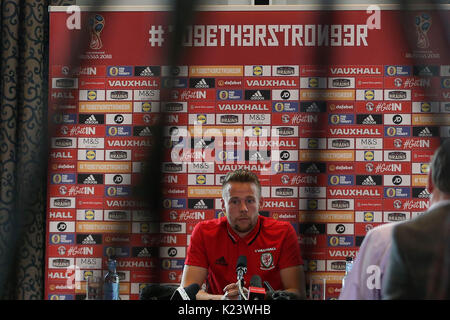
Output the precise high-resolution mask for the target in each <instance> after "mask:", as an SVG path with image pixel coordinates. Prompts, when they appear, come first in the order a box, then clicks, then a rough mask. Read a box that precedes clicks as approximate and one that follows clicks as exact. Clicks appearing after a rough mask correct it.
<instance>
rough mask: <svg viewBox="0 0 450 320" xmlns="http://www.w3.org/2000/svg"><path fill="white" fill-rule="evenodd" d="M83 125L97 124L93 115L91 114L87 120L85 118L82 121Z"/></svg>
mask: <svg viewBox="0 0 450 320" xmlns="http://www.w3.org/2000/svg"><path fill="white" fill-rule="evenodd" d="M84 123H85V124H99V123H98V121H97V118H96V117H95V116H94V115H93V114H91V116H90V117H89V118H87V119H86V120H85V121H84Z"/></svg>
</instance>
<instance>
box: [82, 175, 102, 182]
mask: <svg viewBox="0 0 450 320" xmlns="http://www.w3.org/2000/svg"><path fill="white" fill-rule="evenodd" d="M97 183H98V182H97V180H95V178H94V176H93V175H92V174H90V175H89V176H88V177H87V178H86V179H84V181H83V184H97Z"/></svg>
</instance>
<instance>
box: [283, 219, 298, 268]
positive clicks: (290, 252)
mask: <svg viewBox="0 0 450 320" xmlns="http://www.w3.org/2000/svg"><path fill="white" fill-rule="evenodd" d="M287 226H288V228H287V231H286V236H285V238H284V241H283V243H282V245H281V250H280V260H279V262H278V266H279V268H280V269H285V268H288V267H293V266H299V265H303V259H302V257H301V255H300V246H299V244H298V237H297V233H296V232H295V230H294V227H292V225H291V224H287Z"/></svg>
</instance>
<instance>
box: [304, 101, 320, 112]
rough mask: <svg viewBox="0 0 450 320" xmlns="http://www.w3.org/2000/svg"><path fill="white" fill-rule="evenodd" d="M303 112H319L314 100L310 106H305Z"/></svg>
mask: <svg viewBox="0 0 450 320" xmlns="http://www.w3.org/2000/svg"><path fill="white" fill-rule="evenodd" d="M305 112H320V108H319V106H318V105H317V104H316V103H315V102H313V103H311V105H310V106H308V108H306V111H305Z"/></svg>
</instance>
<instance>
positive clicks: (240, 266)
mask: <svg viewBox="0 0 450 320" xmlns="http://www.w3.org/2000/svg"><path fill="white" fill-rule="evenodd" d="M246 273H247V257H246V256H239V258H238V259H237V262H236V274H237V280H238V281H241V280H243V279H244V274H246Z"/></svg>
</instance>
